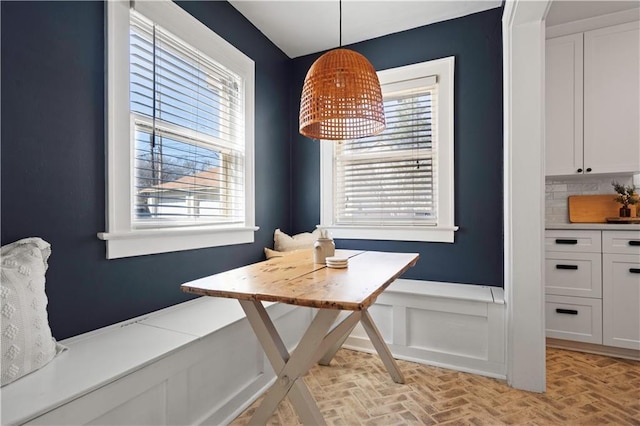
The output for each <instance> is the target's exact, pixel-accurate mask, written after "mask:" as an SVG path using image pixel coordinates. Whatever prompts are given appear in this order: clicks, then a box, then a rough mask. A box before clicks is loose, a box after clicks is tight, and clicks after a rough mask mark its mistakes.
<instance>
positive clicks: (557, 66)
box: [545, 33, 583, 176]
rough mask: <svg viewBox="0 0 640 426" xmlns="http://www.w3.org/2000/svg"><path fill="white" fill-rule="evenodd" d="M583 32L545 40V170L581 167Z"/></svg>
mask: <svg viewBox="0 0 640 426" xmlns="http://www.w3.org/2000/svg"><path fill="white" fill-rule="evenodd" d="M582 43H583V42H582V33H580V34H572V35H568V36H564V37H557V38H553V39H549V40H547V43H546V70H545V87H546V102H545V105H546V107H545V111H546V112H545V114H546V129H545V174H546V175H548V176H552V175H571V174H580V173H582V172H583V170H582V169H583V167H582V160H583V158H582V156H583V152H582V149H583V148H582V147H583V140H582V117H583V115H582V79H583V78H582V76H583V71H582V68H583V45H582Z"/></svg>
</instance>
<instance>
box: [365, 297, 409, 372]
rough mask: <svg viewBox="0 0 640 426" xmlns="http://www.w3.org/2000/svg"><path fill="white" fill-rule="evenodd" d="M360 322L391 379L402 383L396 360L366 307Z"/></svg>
mask: <svg viewBox="0 0 640 426" xmlns="http://www.w3.org/2000/svg"><path fill="white" fill-rule="evenodd" d="M360 322H361V323H362V325H363V327H364V330H365V331H366V332H367V335H368V336H369V339H370V340H371V343H373V347H374V348H376V351H377V352H378V355H380V359H382V362H383V364H384V366H385V367H387V371H389V374H390V375H391V378H392V379H393V381H394V382H396V383H400V384H403V383H404V376H403V375H402V373H401V372H400V369H399V368H398V364H396V360H395V359H393V355H391V351H390V350H389V347H388V346H387V344H386V343H385V342H384V339H383V338H382V335H381V334H380V331H378V327H376V325H375V324H374V323H373V319H372V318H371V316H370V315H369V312H368V311H367V310H366V309H365V310H363V311H362V318H361V319H360Z"/></svg>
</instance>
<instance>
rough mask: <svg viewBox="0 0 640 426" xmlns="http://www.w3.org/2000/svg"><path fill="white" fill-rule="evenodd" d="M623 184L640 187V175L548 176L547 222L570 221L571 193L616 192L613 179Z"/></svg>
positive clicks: (546, 190) (546, 192) (546, 194)
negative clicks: (569, 200) (569, 198)
mask: <svg viewBox="0 0 640 426" xmlns="http://www.w3.org/2000/svg"><path fill="white" fill-rule="evenodd" d="M614 180H616V181H618V182H620V183H621V184H623V185H631V184H632V183H633V184H635V186H636V187H640V175H635V176H629V175H626V176H610V175H609V176H606V177H603V176H597V175H592V176H584V177H582V176H581V177H570V178H563V177H548V178H546V181H545V184H546V188H545V220H546V223H569V202H568V199H567V197H569V196H570V195H596V194H612V195H613V194H614V191H613V187H612V186H611V181H614Z"/></svg>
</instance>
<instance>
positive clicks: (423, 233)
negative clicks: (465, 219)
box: [318, 225, 458, 243]
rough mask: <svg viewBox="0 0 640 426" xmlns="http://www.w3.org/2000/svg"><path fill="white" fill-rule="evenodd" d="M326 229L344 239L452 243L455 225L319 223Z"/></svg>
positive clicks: (335, 236) (334, 235)
mask: <svg viewBox="0 0 640 426" xmlns="http://www.w3.org/2000/svg"><path fill="white" fill-rule="evenodd" d="M318 227H319V228H323V229H328V230H329V231H330V232H331V236H332V237H333V238H337V239H345V240H395V241H425V242H436V243H453V242H454V234H455V231H457V230H458V227H457V226H451V227H444V226H439V227H435V226H434V227H417V226H398V227H385V228H380V227H369V226H335V225H333V226H332V225H319V226H318Z"/></svg>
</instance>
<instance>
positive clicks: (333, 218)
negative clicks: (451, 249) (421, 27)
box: [321, 57, 457, 242]
mask: <svg viewBox="0 0 640 426" xmlns="http://www.w3.org/2000/svg"><path fill="white" fill-rule="evenodd" d="M453 69H454V59H453V57H451V58H445V59H440V60H436V61H430V62H425V63H420V64H415V65H409V66H406V67H401V68H394V69H391V70H385V71H381V72H379V73H378V76H379V78H380V83H381V85H382V94H383V97H384V105H385V114H386V120H387V128H386V129H385V131H384V132H382V133H381V134H379V135H376V136H372V137H368V138H363V139H356V140H345V141H339V142H332V141H322V142H321V143H322V147H321V152H322V154H321V163H322V164H321V173H322V180H321V181H322V211H321V227H324V228H329V229H330V230H331V232H332V234H333V236H334V237H336V238H347V239H381V240H405V241H439V242H453V239H454V238H453V237H454V232H455V230H457V227H456V226H454V225H453V217H454V216H453V212H454V210H453Z"/></svg>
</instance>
